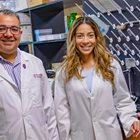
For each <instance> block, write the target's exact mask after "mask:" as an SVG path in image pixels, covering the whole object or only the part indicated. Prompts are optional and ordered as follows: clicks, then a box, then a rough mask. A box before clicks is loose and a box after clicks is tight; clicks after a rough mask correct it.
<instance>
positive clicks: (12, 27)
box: [0, 25, 21, 35]
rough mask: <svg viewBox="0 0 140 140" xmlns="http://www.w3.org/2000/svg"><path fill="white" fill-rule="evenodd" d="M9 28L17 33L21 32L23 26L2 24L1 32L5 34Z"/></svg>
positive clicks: (13, 32)
mask: <svg viewBox="0 0 140 140" xmlns="http://www.w3.org/2000/svg"><path fill="white" fill-rule="evenodd" d="M8 29H10V32H11V33H12V34H13V35H17V34H19V33H20V30H21V28H20V27H18V26H11V27H7V26H5V25H0V34H4V33H6V32H7V31H8Z"/></svg>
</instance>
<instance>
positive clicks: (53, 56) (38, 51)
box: [34, 40, 67, 69]
mask: <svg viewBox="0 0 140 140" xmlns="http://www.w3.org/2000/svg"><path fill="white" fill-rule="evenodd" d="M66 48H67V47H66V43H65V40H63V41H57V42H48V43H39V44H34V54H35V56H37V57H39V58H40V59H41V60H42V61H43V64H44V67H45V69H50V68H51V64H52V63H58V62H61V61H62V60H63V56H64V55H65V53H66Z"/></svg>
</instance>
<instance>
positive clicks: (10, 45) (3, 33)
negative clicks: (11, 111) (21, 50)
mask: <svg viewBox="0 0 140 140" xmlns="http://www.w3.org/2000/svg"><path fill="white" fill-rule="evenodd" d="M19 24H20V23H19V20H18V19H17V17H16V16H10V15H0V55H1V56H8V55H15V54H16V52H17V47H18V45H19V42H20V38H21V34H22V31H21V29H20V27H19V26H20V25H19ZM7 27H8V28H7Z"/></svg>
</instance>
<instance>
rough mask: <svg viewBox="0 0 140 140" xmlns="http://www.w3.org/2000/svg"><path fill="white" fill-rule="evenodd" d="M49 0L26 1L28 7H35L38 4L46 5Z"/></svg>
mask: <svg viewBox="0 0 140 140" xmlns="http://www.w3.org/2000/svg"><path fill="white" fill-rule="evenodd" d="M49 1H50V0H27V2H28V7H33V6H37V5H40V4H44V3H48V2H49Z"/></svg>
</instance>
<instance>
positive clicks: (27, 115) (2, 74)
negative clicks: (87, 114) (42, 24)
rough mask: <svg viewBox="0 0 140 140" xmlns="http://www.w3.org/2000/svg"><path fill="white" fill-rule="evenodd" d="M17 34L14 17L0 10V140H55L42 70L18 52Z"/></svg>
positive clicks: (32, 58) (34, 60) (31, 58)
mask: <svg viewBox="0 0 140 140" xmlns="http://www.w3.org/2000/svg"><path fill="white" fill-rule="evenodd" d="M21 34H22V30H21V28H20V20H19V17H18V15H17V14H16V13H14V12H13V11H10V10H0V140H58V139H59V137H58V132H57V128H56V118H55V113H54V104H53V99H52V94H51V90H50V87H49V84H48V79H47V76H46V73H45V70H44V67H43V65H42V62H41V60H39V59H38V58H36V57H35V56H33V55H31V54H28V53H26V52H23V51H21V50H19V49H18V45H19V42H20V38H21Z"/></svg>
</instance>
